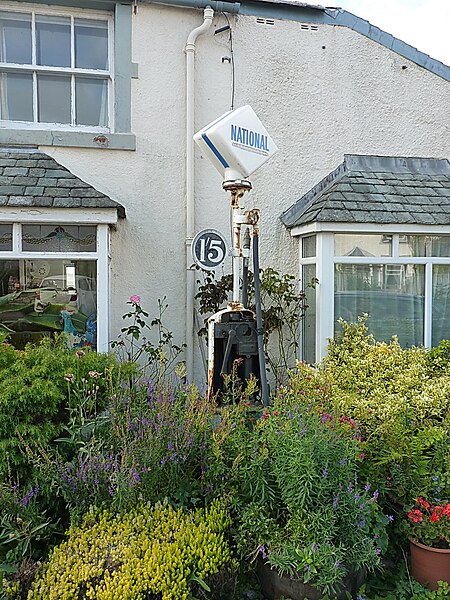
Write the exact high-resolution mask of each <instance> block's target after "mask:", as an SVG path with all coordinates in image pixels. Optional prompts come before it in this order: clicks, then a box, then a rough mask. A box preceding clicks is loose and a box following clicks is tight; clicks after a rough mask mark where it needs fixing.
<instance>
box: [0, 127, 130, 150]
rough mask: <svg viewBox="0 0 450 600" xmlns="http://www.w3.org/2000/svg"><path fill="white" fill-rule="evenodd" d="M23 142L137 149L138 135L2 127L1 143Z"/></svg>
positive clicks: (38, 144)
mask: <svg viewBox="0 0 450 600" xmlns="http://www.w3.org/2000/svg"><path fill="white" fill-rule="evenodd" d="M22 144H28V145H30V144H31V145H33V146H68V147H76V148H100V149H108V150H136V136H135V135H134V133H98V132H87V131H58V130H44V129H9V128H8V129H1V128H0V145H12V146H13V145H22Z"/></svg>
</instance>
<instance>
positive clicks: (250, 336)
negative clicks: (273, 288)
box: [194, 106, 278, 405]
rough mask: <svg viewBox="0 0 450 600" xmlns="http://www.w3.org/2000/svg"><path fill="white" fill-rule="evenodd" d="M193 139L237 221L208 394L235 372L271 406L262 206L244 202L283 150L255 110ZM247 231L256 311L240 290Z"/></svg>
mask: <svg viewBox="0 0 450 600" xmlns="http://www.w3.org/2000/svg"><path fill="white" fill-rule="evenodd" d="M194 140H195V141H196V142H197V144H198V145H199V146H200V148H201V150H202V153H203V154H204V155H205V156H207V158H209V159H210V160H211V162H212V163H213V165H214V166H215V167H216V169H217V170H218V171H219V172H220V174H221V175H222V178H223V183H222V188H223V189H224V190H225V191H226V192H229V194H230V199H231V217H232V238H233V243H232V249H231V257H232V265H233V295H232V300H231V302H229V304H228V306H227V308H225V309H223V310H220V311H219V312H217V313H215V314H214V315H212V316H211V317H210V318H209V319H208V394H209V395H214V394H217V393H218V392H219V393H220V392H221V391H222V390H223V379H224V378H223V375H224V374H229V373H231V371H232V369H233V366H235V368H237V375H238V377H239V378H240V379H241V380H242V381H245V380H246V379H248V378H249V377H250V375H253V376H255V377H256V378H257V379H258V381H259V383H260V388H261V401H262V403H263V404H264V405H267V404H269V394H268V388H267V375H266V367H265V358H264V335H263V323H262V314H261V301H260V292H259V217H260V211H259V209H258V208H254V209H251V210H247V211H245V210H244V207H242V206H241V201H242V200H243V198H244V195H245V194H246V193H247V192H249V191H250V190H251V189H252V184H251V182H250V181H249V180H248V177H249V176H250V175H251V174H252V173H254V172H255V171H256V169H258V168H259V167H260V166H261V165H262V164H264V163H265V162H266V161H267V160H268V159H269V158H271V156H273V155H274V154H275V152H277V150H278V148H277V147H276V145H275V143H274V142H273V140H272V139H271V137H270V136H269V134H268V132H267V131H266V129H265V128H264V126H263V125H262V123H261V121H260V120H259V118H258V117H257V116H256V114H255V112H254V111H253V109H252V108H251V107H250V106H243V107H241V108H238V109H236V110H233V111H229V112H227V113H225V114H224V115H222V116H221V117H219V119H216V120H215V121H213V122H212V123H210V124H209V125H208V126H206V127H205V128H203V129H202V130H201V131H199V132H198V133H196V134H195V136H194ZM243 229H244V230H245V234H248V233H249V234H250V238H251V240H252V243H251V246H252V257H253V273H254V284H255V301H256V310H255V313H253V312H252V311H251V310H249V309H248V308H246V307H245V305H244V303H243V300H245V303H246V302H247V299H246V294H245V298H244V299H243V298H242V296H241V290H240V276H241V264H242V263H243V261H244V264H245V263H247V264H248V260H249V254H250V248H249V244H248V243H245V242H244V243H243V239H245V238H246V237H247V238H248V235H247V236H245V235H244V236H243V235H242V233H243Z"/></svg>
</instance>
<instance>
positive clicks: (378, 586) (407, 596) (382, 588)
mask: <svg viewBox="0 0 450 600" xmlns="http://www.w3.org/2000/svg"><path fill="white" fill-rule="evenodd" d="M448 598H450V585H449V584H448V583H446V582H443V581H441V582H439V588H438V590H436V591H431V590H428V589H426V588H425V587H423V586H422V585H420V583H418V582H417V581H415V580H414V579H413V578H412V577H411V575H410V573H409V569H408V564H407V560H406V557H404V559H403V561H401V562H400V563H399V564H396V565H395V567H394V568H391V569H386V570H385V571H384V572H383V573H381V574H380V573H378V574H377V576H373V577H372V578H369V580H368V581H367V583H366V584H365V585H364V586H363V588H362V589H361V590H360V593H359V594H358V597H357V600H448Z"/></svg>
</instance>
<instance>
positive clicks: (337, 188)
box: [281, 154, 450, 229]
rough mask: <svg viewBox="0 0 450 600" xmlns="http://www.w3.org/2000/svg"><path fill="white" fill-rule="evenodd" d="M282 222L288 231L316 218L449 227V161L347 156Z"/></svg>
mask: <svg viewBox="0 0 450 600" xmlns="http://www.w3.org/2000/svg"><path fill="white" fill-rule="evenodd" d="M281 220H282V222H283V223H284V224H285V225H286V227H288V228H289V229H290V228H292V227H295V226H298V225H306V224H307V223H312V222H332V223H379V224H387V223H394V224H410V223H411V224H418V225H450V162H449V161H448V160H446V159H435V158H401V157H388V156H358V155H352V154H346V155H345V157H344V162H343V163H342V164H341V165H339V167H338V168H337V169H335V170H334V171H333V172H332V173H330V174H329V175H327V177H325V178H324V179H323V180H322V181H321V182H320V183H319V184H317V185H316V186H314V187H313V188H312V189H311V190H310V191H309V192H308V193H307V194H305V195H304V196H302V197H301V198H300V199H299V200H298V201H297V202H296V203H295V204H294V205H293V206H291V208H289V209H288V210H287V211H286V212H284V213H283V214H282V215H281Z"/></svg>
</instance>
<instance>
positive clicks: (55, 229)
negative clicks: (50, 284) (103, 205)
mask: <svg viewBox="0 0 450 600" xmlns="http://www.w3.org/2000/svg"><path fill="white" fill-rule="evenodd" d="M96 234H97V228H96V226H95V225H64V227H61V226H60V225H56V226H55V225H22V250H24V251H26V252H95V251H96V249H97V237H96Z"/></svg>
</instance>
